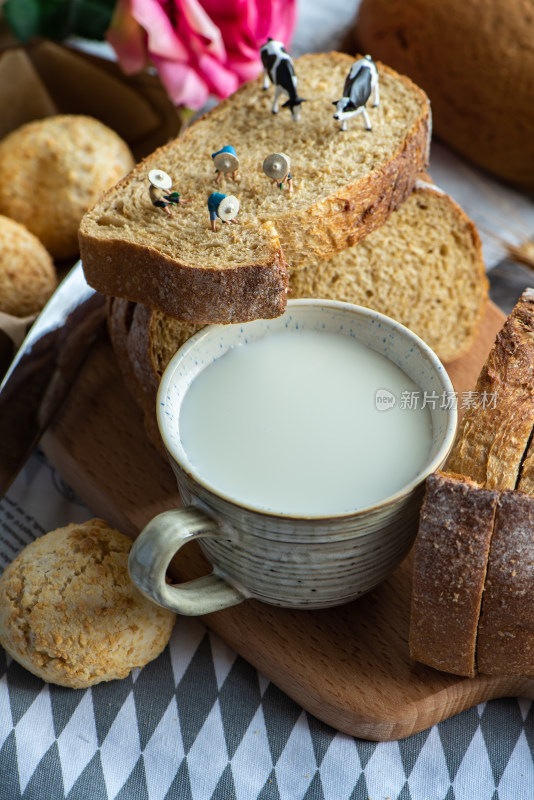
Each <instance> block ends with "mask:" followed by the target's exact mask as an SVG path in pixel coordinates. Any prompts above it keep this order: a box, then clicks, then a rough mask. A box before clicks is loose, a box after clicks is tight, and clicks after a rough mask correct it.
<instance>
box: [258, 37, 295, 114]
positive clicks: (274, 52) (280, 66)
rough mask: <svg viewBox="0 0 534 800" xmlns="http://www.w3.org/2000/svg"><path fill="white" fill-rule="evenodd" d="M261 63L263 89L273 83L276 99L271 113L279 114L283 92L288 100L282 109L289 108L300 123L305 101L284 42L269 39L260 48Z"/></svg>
mask: <svg viewBox="0 0 534 800" xmlns="http://www.w3.org/2000/svg"><path fill="white" fill-rule="evenodd" d="M260 57H261V63H262V64H263V70H264V72H263V88H264V89H268V88H269V79H270V80H271V82H272V83H273V85H274V87H275V90H274V99H273V105H272V108H271V111H272V112H273V114H278V98H279V97H280V93H281V92H285V93H286V94H287V97H288V99H287V100H286V102H285V103H283V104H282V108H289V109H290V111H291V116H292V117H293V119H294V120H295V122H298V120H299V119H300V106H301V103H304V102H305V100H304V98H302V97H299V96H298V92H297V76H296V75H295V67H294V66H293V61H292V59H291V56H290V55H289V53H286V51H285V48H284V45H283V43H282V42H279V41H277V40H276V39H268V40H267V42H266V43H265V44H264V45H263V47H261V48H260Z"/></svg>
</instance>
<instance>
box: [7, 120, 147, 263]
mask: <svg viewBox="0 0 534 800" xmlns="http://www.w3.org/2000/svg"><path fill="white" fill-rule="evenodd" d="M133 166H134V160H133V156H132V155H131V153H130V150H129V148H128V145H127V144H126V143H125V142H124V141H123V140H122V139H121V138H120V136H118V134H116V133H115V131H112V130H111V128H108V127H107V126H106V125H104V124H103V123H101V122H99V121H98V120H96V119H93V118H92V117H87V116H83V115H77V114H61V115H58V116H53V117H46V118H45V119H40V120H35V121H34V122H29V123H27V124H26V125H22V126H21V127H20V128H18V129H17V130H15V131H13V132H12V133H10V134H8V135H7V136H6V137H5V138H4V139H3V140H2V141H1V142H0V175H1V176H2V180H1V182H0V213H1V214H5V215H6V216H8V217H11V218H12V219H15V220H17V221H18V222H21V223H22V224H23V225H26V227H27V228H28V229H29V230H30V231H31V232H32V233H34V234H35V235H36V236H37V237H38V238H39V239H40V240H41V242H42V243H43V244H44V245H45V247H46V248H47V250H48V251H49V252H50V253H51V254H52V256H53V257H54V258H58V259H60V258H69V257H72V256H76V255H77V253H78V226H79V224H80V220H81V218H82V216H83V215H84V213H85V212H86V211H87V209H88V208H90V206H92V205H93V204H94V203H96V201H97V200H98V199H99V198H100V196H101V195H102V193H103V192H104V191H105V190H106V189H109V188H110V187H111V186H113V185H114V184H115V183H117V181H118V180H119V179H120V178H122V177H123V176H124V175H126V173H127V172H129V170H130V169H131V168H132V167H133Z"/></svg>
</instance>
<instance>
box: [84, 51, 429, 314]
mask: <svg viewBox="0 0 534 800" xmlns="http://www.w3.org/2000/svg"><path fill="white" fill-rule="evenodd" d="M353 62H354V58H352V57H349V56H347V55H343V54H340V53H330V54H317V55H307V56H302V57H301V58H299V59H297V60H296V62H295V68H296V73H297V76H298V92H299V95H300V96H301V97H303V98H304V99H305V100H306V103H305V104H304V105H303V106H302V111H301V119H300V121H299V122H296V121H294V120H293V119H292V117H291V114H290V111H289V109H284V108H282V107H281V108H280V111H279V113H278V114H277V115H274V116H273V114H272V113H271V103H272V92H270V91H269V92H264V91H263V90H262V82H261V79H259V78H258V80H256V81H252V82H250V83H247V84H245V85H244V86H243V87H241V89H239V90H238V91H237V92H236V93H235V94H234V95H232V96H231V97H230V98H228V99H227V100H226V101H224V102H222V103H221V104H220V105H218V106H217V107H216V108H215V109H213V111H211V112H210V113H209V114H207V115H206V116H204V117H202V118H201V119H200V120H199V121H198V122H196V123H195V124H193V125H192V126H191V127H190V128H188V129H187V130H186V132H185V134H184V136H183V137H182V138H181V139H176V140H174V141H173V142H171V143H170V144H168V145H166V146H164V147H162V148H160V149H158V150H157V151H156V152H155V153H153V154H152V155H151V156H149V157H148V158H147V159H145V160H144V161H143V162H142V163H141V164H139V165H138V166H137V167H136V169H135V170H134V171H133V172H132V173H131V174H130V175H129V176H127V177H126V178H125V179H124V180H122V181H121V182H120V183H119V184H118V185H117V186H116V187H115V188H113V189H112V190H111V191H109V192H108V193H107V194H106V195H105V197H104V198H103V199H102V200H101V201H100V202H99V203H98V204H97V205H96V206H95V207H94V208H93V209H92V210H91V211H90V212H89V213H88V214H87V215H86V216H85V217H84V219H83V220H82V224H81V226H80V250H81V256H82V262H83V266H84V271H85V275H86V277H87V280H88V282H89V283H90V284H91V285H92V286H94V287H95V288H96V289H97V290H99V291H101V292H102V293H104V294H107V295H110V296H113V297H120V298H123V299H127V300H131V301H135V302H141V303H143V304H144V305H147V306H149V307H151V308H154V309H157V310H160V311H163V312H164V313H165V314H168V315H169V316H173V317H176V318H178V319H182V320H184V321H188V322H197V323H208V322H237V321H246V320H249V319H254V318H258V317H273V316H278V315H279V314H281V313H282V312H283V309H284V307H285V302H286V290H287V267H288V266H289V268H290V269H292V270H296V269H302V268H304V267H306V266H307V265H309V264H310V263H312V262H315V261H317V260H320V259H325V258H329V257H331V256H332V255H334V254H335V253H336V252H339V251H341V250H343V249H345V248H346V247H347V246H348V245H352V244H354V243H355V242H357V241H359V240H360V239H362V238H363V237H364V236H366V235H367V234H369V233H370V232H371V231H372V230H374V229H376V228H378V227H380V225H382V224H383V223H384V222H385V220H386V219H387V217H388V216H389V215H390V214H391V212H392V211H394V210H395V209H396V208H398V207H399V206H400V205H401V203H402V202H403V201H404V200H405V199H406V198H407V197H408V195H409V194H410V192H411V190H412V188H413V186H414V184H415V182H416V179H417V176H418V174H419V172H420V171H421V169H424V168H425V165H426V163H427V159H428V147H429V141H430V107H429V104H428V99H427V97H426V95H425V94H424V92H422V91H421V90H420V89H419V88H418V87H417V86H415V85H414V84H413V83H412V82H411V81H409V80H408V79H407V78H404V77H402V76H400V75H398V74H397V73H395V72H394V71H393V70H391V69H389V68H388V67H385V66H383V65H381V64H378V65H377V66H378V71H379V76H380V97H381V101H380V105H379V106H378V107H377V108H371V109H369V115H370V118H371V122H372V130H371V131H368V130H365V128H364V124H363V121H362V118H361V116H358V117H356V118H355V119H353V120H352V121H351V122H350V123H349V127H348V130H347V131H346V132H341V131H340V130H339V122H337V121H336V120H334V119H333V114H334V108H333V105H332V102H333V101H335V100H336V99H339V98H340V97H341V96H342V92H343V86H344V82H345V78H346V76H347V73H348V72H349V70H350V67H351V65H352V64H353ZM229 144H231V145H233V146H234V147H235V148H236V150H237V155H238V158H239V162H240V168H239V175H240V182H239V183H235V182H234V181H233V180H231V179H230V178H225V179H224V180H223V182H222V184H221V185H217V189H218V191H222V192H224V193H226V194H232V195H235V196H236V197H237V198H238V199H239V202H240V212H239V215H238V221H239V222H240V225H221V224H220V223H219V230H218V231H217V232H216V233H213V232H212V231H211V228H210V221H209V216H208V210H207V198H208V196H209V195H210V194H211V192H213V191H215V188H216V184H215V183H214V176H215V172H214V167H213V162H212V159H211V154H212V153H213V152H215V151H216V150H218V149H220V148H221V147H222V146H223V145H229ZM273 152H283V153H286V154H287V155H288V156H289V158H290V162H291V174H292V178H293V183H294V191H293V193H292V194H291V195H290V194H289V192H288V191H287V189H286V190H283V191H281V190H280V189H279V188H278V186H273V185H272V183H271V181H270V180H269V179H268V178H267V177H266V176H265V174H264V173H263V170H262V164H263V160H264V159H265V157H266V156H267V155H269V154H270V153H273ZM155 168H158V169H161V170H164V171H165V172H166V173H168V174H169V175H170V176H171V178H172V179H173V181H174V185H173V189H175V190H176V191H178V192H180V193H181V195H182V196H183V198H185V199H189V200H190V201H191V202H190V203H188V204H186V205H180V206H179V207H177V208H176V209H175V211H174V216H173V217H169V216H167V215H166V214H165V213H163V211H162V209H160V208H157V207H155V206H153V205H152V203H151V202H150V197H149V192H148V189H149V181H148V173H149V171H150V170H151V169H155Z"/></svg>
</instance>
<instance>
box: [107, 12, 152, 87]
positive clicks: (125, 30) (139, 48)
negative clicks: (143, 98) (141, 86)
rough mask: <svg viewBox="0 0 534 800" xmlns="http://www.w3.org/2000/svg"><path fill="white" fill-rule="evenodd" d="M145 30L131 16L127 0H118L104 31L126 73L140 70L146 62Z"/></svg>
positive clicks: (130, 73) (129, 73)
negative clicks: (108, 25)
mask: <svg viewBox="0 0 534 800" xmlns="http://www.w3.org/2000/svg"><path fill="white" fill-rule="evenodd" d="M145 39H146V36H145V31H144V30H143V28H142V27H141V26H140V25H139V23H138V22H136V20H135V19H134V18H133V17H132V15H131V12H130V3H129V0H118V2H117V5H116V6H115V11H114V13H113V17H112V19H111V24H110V27H109V29H108V31H107V33H106V40H107V41H108V42H109V44H110V45H111V47H112V48H113V49H114V50H115V52H116V54H117V58H118V60H119V64H120V66H121V68H122V69H123V70H124V72H126V73H127V74H128V75H132V74H134V73H135V72H140V71H141V70H142V69H143V68H144V67H145V66H146V63H147V50H146V45H145Z"/></svg>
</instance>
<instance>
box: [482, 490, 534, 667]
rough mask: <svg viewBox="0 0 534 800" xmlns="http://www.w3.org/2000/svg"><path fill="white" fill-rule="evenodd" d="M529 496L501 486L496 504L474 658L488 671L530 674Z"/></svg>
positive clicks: (533, 566) (533, 564)
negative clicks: (502, 488)
mask: <svg viewBox="0 0 534 800" xmlns="http://www.w3.org/2000/svg"><path fill="white" fill-rule="evenodd" d="M533 587H534V498H533V497H529V496H528V495H527V494H524V493H523V492H517V491H506V492H502V493H501V495H500V497H499V502H498V504H497V513H496V519H495V531H494V533H493V538H492V542H491V549H490V553H489V560H488V571H487V577H486V585H485V588H484V598H483V601H482V614H481V616H480V622H479V628H478V641H477V664H478V669H479V671H480V672H481V673H485V674H489V675H534V606H533V603H532V591H533Z"/></svg>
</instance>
